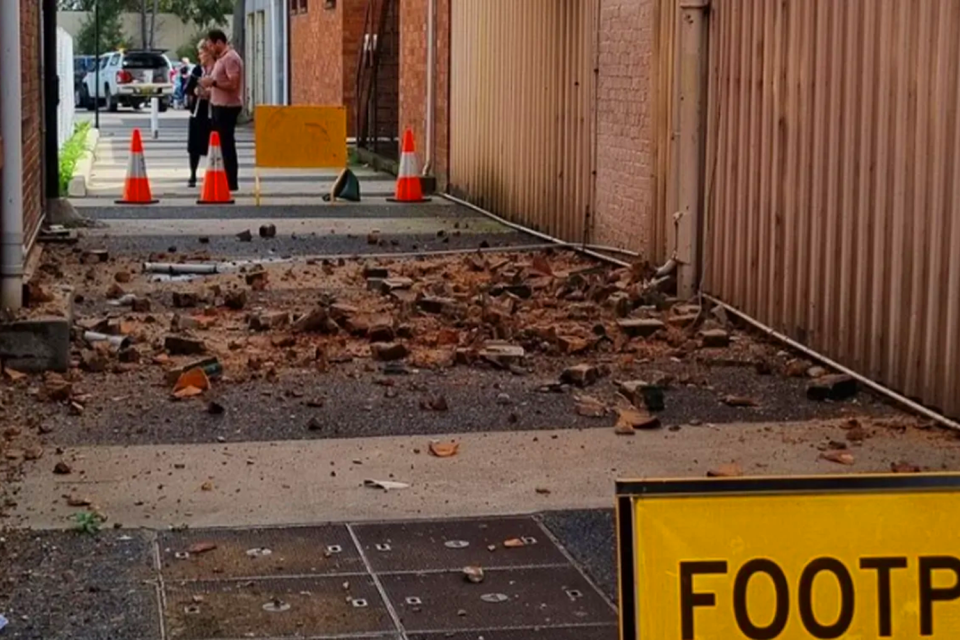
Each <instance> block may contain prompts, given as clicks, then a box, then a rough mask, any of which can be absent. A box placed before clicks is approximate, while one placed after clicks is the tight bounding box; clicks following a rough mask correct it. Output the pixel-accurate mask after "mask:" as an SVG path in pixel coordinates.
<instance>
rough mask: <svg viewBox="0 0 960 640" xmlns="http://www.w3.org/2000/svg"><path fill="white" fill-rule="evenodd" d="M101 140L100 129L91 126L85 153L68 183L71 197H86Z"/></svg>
mask: <svg viewBox="0 0 960 640" xmlns="http://www.w3.org/2000/svg"><path fill="white" fill-rule="evenodd" d="M98 142H100V130H99V129H95V128H94V127H90V129H89V130H88V131H87V140H86V143H85V144H84V152H83V155H81V156H80V159H79V160H77V166H76V168H75V169H74V170H73V177H72V178H71V179H70V184H69V185H67V195H68V196H70V197H71V198H85V197H86V196H87V190H88V188H89V184H90V176H91V175H93V163H94V161H95V160H96V155H97V143H98Z"/></svg>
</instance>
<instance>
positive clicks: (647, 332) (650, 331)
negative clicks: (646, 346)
mask: <svg viewBox="0 0 960 640" xmlns="http://www.w3.org/2000/svg"><path fill="white" fill-rule="evenodd" d="M617 326H618V327H620V330H621V331H623V332H624V333H625V334H626V335H627V336H629V337H631V338H649V337H651V336H653V335H654V334H655V333H657V332H658V331H660V330H661V329H663V328H664V324H663V322H661V321H660V320H655V319H652V318H629V319H626V320H618V321H617Z"/></svg>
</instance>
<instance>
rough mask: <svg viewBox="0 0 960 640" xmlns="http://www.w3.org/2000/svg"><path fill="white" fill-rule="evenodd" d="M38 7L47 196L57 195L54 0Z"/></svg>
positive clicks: (57, 94) (57, 93) (57, 91)
mask: <svg viewBox="0 0 960 640" xmlns="http://www.w3.org/2000/svg"><path fill="white" fill-rule="evenodd" d="M42 10H43V18H42V20H43V121H44V138H43V158H44V176H43V178H44V191H45V193H46V197H47V198H59V197H60V135H59V130H58V129H59V122H58V121H57V120H58V118H57V116H58V108H57V107H58V106H59V105H60V76H58V75H57V0H43V7H42ZM71 133H72V132H71Z"/></svg>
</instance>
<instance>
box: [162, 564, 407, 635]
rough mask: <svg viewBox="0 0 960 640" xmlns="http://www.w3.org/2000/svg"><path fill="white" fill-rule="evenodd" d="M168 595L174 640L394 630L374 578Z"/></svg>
mask: <svg viewBox="0 0 960 640" xmlns="http://www.w3.org/2000/svg"><path fill="white" fill-rule="evenodd" d="M345 585H346V588H345ZM166 592H167V597H166V602H165V615H164V617H165V619H166V622H167V638H170V639H171V640H210V639H214V638H231V639H232V638H251V637H252V638H287V637H291V636H294V637H316V636H323V637H335V636H340V635H359V634H368V635H374V634H377V633H380V632H383V633H384V634H387V633H389V632H393V631H394V630H395V629H394V626H393V622H392V620H391V619H390V615H389V614H388V613H387V609H386V607H385V606H384V604H383V601H382V600H381V599H380V596H379V595H378V593H377V589H376V587H375V585H374V584H373V581H372V580H371V579H370V578H363V577H355V578H349V579H348V578H343V577H336V578H299V579H281V578H274V579H267V580H237V581H218V582H191V583H186V584H180V585H175V586H170V585H168V586H167V588H166ZM358 603H361V604H362V603H365V606H357V604H358Z"/></svg>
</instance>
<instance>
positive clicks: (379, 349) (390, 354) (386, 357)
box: [371, 342, 410, 362]
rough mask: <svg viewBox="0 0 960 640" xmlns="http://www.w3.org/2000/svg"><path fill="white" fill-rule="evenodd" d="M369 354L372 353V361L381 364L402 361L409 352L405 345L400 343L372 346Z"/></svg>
mask: <svg viewBox="0 0 960 640" xmlns="http://www.w3.org/2000/svg"><path fill="white" fill-rule="evenodd" d="M371 352H372V353H373V357H374V359H376V360H379V361H381V362H392V361H395V360H403V359H404V358H406V357H407V356H408V355H409V354H410V351H409V350H408V349H407V347H406V345H404V344H402V343H400V342H387V343H378V344H374V345H373V347H372V349H371Z"/></svg>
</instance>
